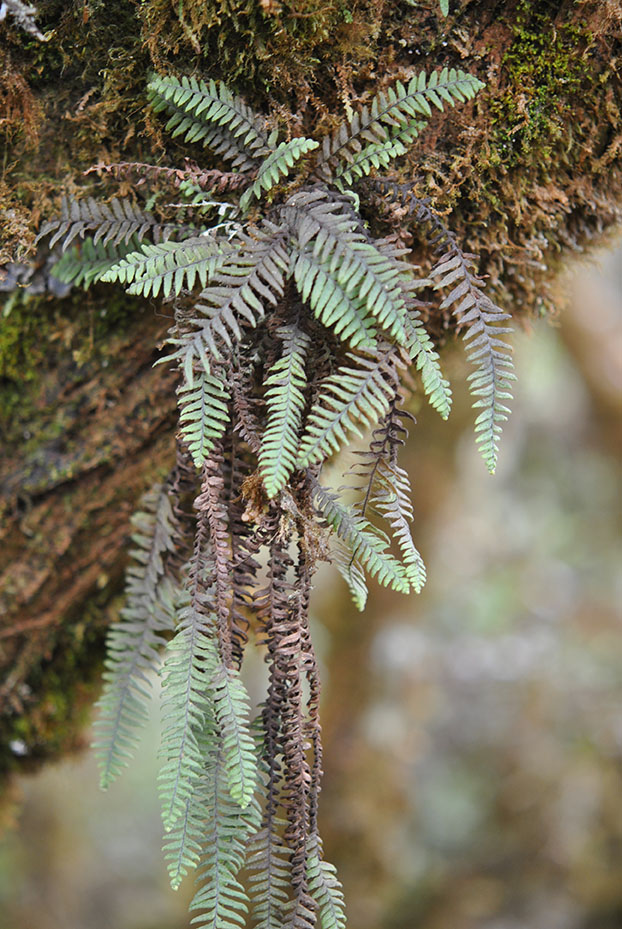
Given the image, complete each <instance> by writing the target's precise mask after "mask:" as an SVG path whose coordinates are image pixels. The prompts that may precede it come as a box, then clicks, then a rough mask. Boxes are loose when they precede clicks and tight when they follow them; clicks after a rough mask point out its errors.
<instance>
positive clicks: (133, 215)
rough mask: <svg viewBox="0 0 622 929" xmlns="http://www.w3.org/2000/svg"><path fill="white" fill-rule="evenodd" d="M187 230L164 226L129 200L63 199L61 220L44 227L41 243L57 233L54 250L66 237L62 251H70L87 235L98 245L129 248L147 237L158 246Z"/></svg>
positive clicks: (41, 233) (58, 219)
mask: <svg viewBox="0 0 622 929" xmlns="http://www.w3.org/2000/svg"><path fill="white" fill-rule="evenodd" d="M186 228H187V227H184V226H180V225H179V224H173V223H160V222H158V220H157V219H156V218H155V217H154V216H153V215H152V214H151V213H146V212H145V211H144V210H141V209H139V208H138V207H137V206H136V204H134V203H132V202H131V201H129V200H126V199H115V200H111V201H110V202H109V203H98V202H97V201H96V200H94V199H93V198H92V197H86V198H85V199H84V200H70V199H69V198H68V197H63V200H62V203H61V211H60V216H59V217H58V218H57V219H53V220H49V221H48V222H46V223H44V224H43V226H42V227H41V231H40V232H39V235H38V236H37V240H39V239H41V238H42V237H43V236H45V235H48V233H50V232H53V233H54V235H53V236H52V238H51V239H50V248H51V249H52V248H54V246H55V245H56V243H57V242H59V241H60V240H61V239H62V238H63V236H65V238H64V239H63V242H62V250H63V251H66V249H67V248H68V247H69V245H70V244H71V243H72V242H73V240H74V239H75V238H76V237H77V236H79V237H80V238H81V239H83V238H84V237H85V235H86V233H87V232H92V233H94V235H93V237H92V238H93V244H94V245H97V243H98V242H100V241H101V242H102V243H103V245H120V244H121V243H124V244H125V245H127V244H128V243H129V241H130V239H132V238H133V239H135V240H136V241H138V242H141V241H142V240H143V239H144V238H145V236H146V235H147V234H149V236H150V237H151V238H152V239H153V240H154V241H155V242H158V241H160V240H163V241H166V240H167V239H168V238H169V236H170V235H172V234H173V233H174V232H175V233H179V231H180V230H181V231H184V230H185V229H186Z"/></svg>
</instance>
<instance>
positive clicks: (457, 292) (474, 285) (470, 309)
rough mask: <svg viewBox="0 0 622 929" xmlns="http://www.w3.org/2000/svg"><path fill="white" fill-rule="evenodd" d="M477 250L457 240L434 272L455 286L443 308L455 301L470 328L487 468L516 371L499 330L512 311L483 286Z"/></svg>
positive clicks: (473, 386) (493, 460)
mask: <svg viewBox="0 0 622 929" xmlns="http://www.w3.org/2000/svg"><path fill="white" fill-rule="evenodd" d="M473 267H474V256H473V255H469V254H466V253H464V252H462V251H461V250H460V249H459V248H458V247H457V246H455V245H453V246H452V247H451V248H450V249H449V251H447V252H446V253H445V254H444V255H443V256H442V257H441V258H440V260H439V262H438V264H437V265H436V267H435V268H434V269H433V270H432V272H431V277H433V278H437V279H438V280H437V282H436V287H437V288H446V287H452V290H451V291H450V293H449V294H448V295H447V297H446V298H445V299H444V300H443V302H442V304H441V308H443V309H444V308H446V307H452V312H453V313H454V315H455V316H456V317H457V319H458V321H459V323H460V324H461V325H464V326H466V327H468V328H467V331H466V333H465V336H464V338H465V341H466V342H467V358H468V359H469V361H470V362H471V363H472V364H474V365H476V367H477V370H476V371H474V372H473V373H472V374H470V375H469V377H468V381H469V390H470V391H471V394H472V395H473V396H474V397H475V398H476V399H475V402H474V403H473V407H474V408H475V409H481V410H482V412H481V413H480V414H479V415H478V417H477V419H476V420H475V434H476V442H477V446H478V448H479V450H480V453H481V455H482V457H483V459H484V461H485V462H486V465H487V467H488V470H489V471H490V472H491V473H494V471H495V468H496V466H497V456H498V451H499V439H500V437H501V429H502V423H503V422H505V421H506V420H507V418H508V415H509V412H510V410H509V408H508V407H507V406H506V401H507V400H511V399H512V393H511V382H512V381H513V380H516V376H515V374H514V373H513V365H512V359H511V348H510V346H509V345H508V344H507V343H506V342H504V341H503V340H502V339H501V338H499V336H501V335H504V334H507V333H510V332H511V331H512V330H511V328H510V327H507V326H500V325H499V323H501V322H504V321H505V320H507V319H509V318H510V316H509V314H508V313H504V312H503V310H502V309H501V308H500V307H498V306H497V305H496V304H495V303H493V302H492V300H491V299H490V297H488V296H487V295H486V294H485V293H484V292H483V291H482V289H481V285H482V284H483V281H482V280H481V278H479V277H477V275H476V274H475V273H474V271H473V270H472V269H473Z"/></svg>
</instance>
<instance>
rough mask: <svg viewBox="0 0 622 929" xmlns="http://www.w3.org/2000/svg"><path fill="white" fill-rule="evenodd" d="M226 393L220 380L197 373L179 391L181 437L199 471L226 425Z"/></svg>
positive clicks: (227, 413) (227, 411) (227, 396)
mask: <svg viewBox="0 0 622 929" xmlns="http://www.w3.org/2000/svg"><path fill="white" fill-rule="evenodd" d="M228 401H229V390H228V388H227V384H226V382H225V381H224V380H223V379H222V377H218V376H217V375H215V374H209V373H205V372H204V371H203V372H200V373H198V374H196V375H194V376H193V378H192V381H191V383H189V384H188V383H186V384H183V385H182V386H181V387H180V388H179V390H178V402H179V408H180V413H179V424H180V432H181V436H182V438H183V440H184V442H185V443H186V445H187V447H188V450H189V452H190V454H191V455H192V460H193V461H194V463H195V465H196V467H197V468H201V467H202V466H203V464H204V463H205V461H206V460H207V458H208V456H209V454H210V452H211V451H212V449H213V448H214V445H215V443H216V440H217V439H219V438H220V437H221V436H222V435H223V433H224V432H225V429H226V428H227V423H228V421H229V408H228Z"/></svg>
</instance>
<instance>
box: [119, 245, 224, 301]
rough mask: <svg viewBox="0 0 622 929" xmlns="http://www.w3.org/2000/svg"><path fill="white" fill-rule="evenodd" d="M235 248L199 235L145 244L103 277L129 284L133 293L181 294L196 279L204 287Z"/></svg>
mask: <svg viewBox="0 0 622 929" xmlns="http://www.w3.org/2000/svg"><path fill="white" fill-rule="evenodd" d="M231 252H232V248H231V247H230V246H229V247H227V246H225V245H224V244H223V243H222V242H218V241H217V240H215V239H214V238H211V237H210V236H195V237H193V238H191V239H186V240H185V241H183V242H162V243H161V244H160V245H144V246H143V247H142V249H141V250H140V251H135V252H131V253H130V254H129V255H127V256H126V257H125V258H123V259H122V260H121V261H119V262H118V263H117V264H116V265H114V266H113V267H112V268H110V269H109V270H108V271H107V272H106V273H105V274H103V275H102V276H101V280H103V281H109V282H113V281H118V282H119V283H121V284H125V285H126V287H127V292H128V293H130V294H141V295H142V296H143V297H149V296H152V297H157V296H158V294H160V293H161V294H162V296H163V297H170V296H171V294H174V295H175V296H179V294H180V293H181V291H182V289H183V288H184V287H186V288H187V289H188V290H192V288H193V287H194V285H195V283H196V280H197V278H198V280H199V281H200V283H201V285H202V286H203V287H205V286H206V284H207V280H208V277H209V276H210V275H212V274H214V272H215V271H216V269H217V268H218V267H219V266H220V265H222V264H223V263H224V262H225V260H226V258H227V257H228V256H229V255H230V254H231Z"/></svg>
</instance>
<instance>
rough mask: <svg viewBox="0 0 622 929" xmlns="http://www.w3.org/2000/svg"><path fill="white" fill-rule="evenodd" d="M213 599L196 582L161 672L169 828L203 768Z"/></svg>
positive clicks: (213, 653) (213, 656)
mask: <svg viewBox="0 0 622 929" xmlns="http://www.w3.org/2000/svg"><path fill="white" fill-rule="evenodd" d="M211 609H212V607H211V603H210V601H209V600H208V599H207V598H206V596H205V594H203V593H202V592H201V591H200V590H199V589H198V588H196V586H195V590H194V592H193V593H192V595H191V594H189V593H187V592H186V593H185V594H184V601H183V605H182V608H181V610H180V614H179V615H180V619H179V625H178V630H177V633H176V635H175V637H174V639H172V641H171V642H170V643H169V645H168V646H167V649H166V656H165V660H164V667H163V675H162V743H161V749H160V754H161V758H162V761H163V763H162V767H161V770H160V773H159V775H158V782H159V787H160V799H161V802H162V819H163V822H164V827H165V829H166V830H167V831H169V830H170V829H171V828H172V827H173V826H174V825H175V823H176V822H177V821H178V820H179V819H180V818H181V817H183V816H184V813H185V811H186V805H187V803H188V800H189V798H190V797H191V796H192V793H193V791H194V787H195V784H196V782H197V779H198V778H199V776H200V774H201V771H202V769H203V764H204V761H203V754H202V751H201V748H200V743H199V734H200V733H201V731H202V730H203V727H204V725H205V722H206V719H207V720H209V718H210V715H211V713H212V707H211V702H210V696H209V690H208V683H209V672H210V671H211V670H212V669H213V668H214V666H215V664H216V663H217V662H218V648H217V645H216V641H215V638H214V629H213V624H214V618H213V613H212V612H211Z"/></svg>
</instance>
